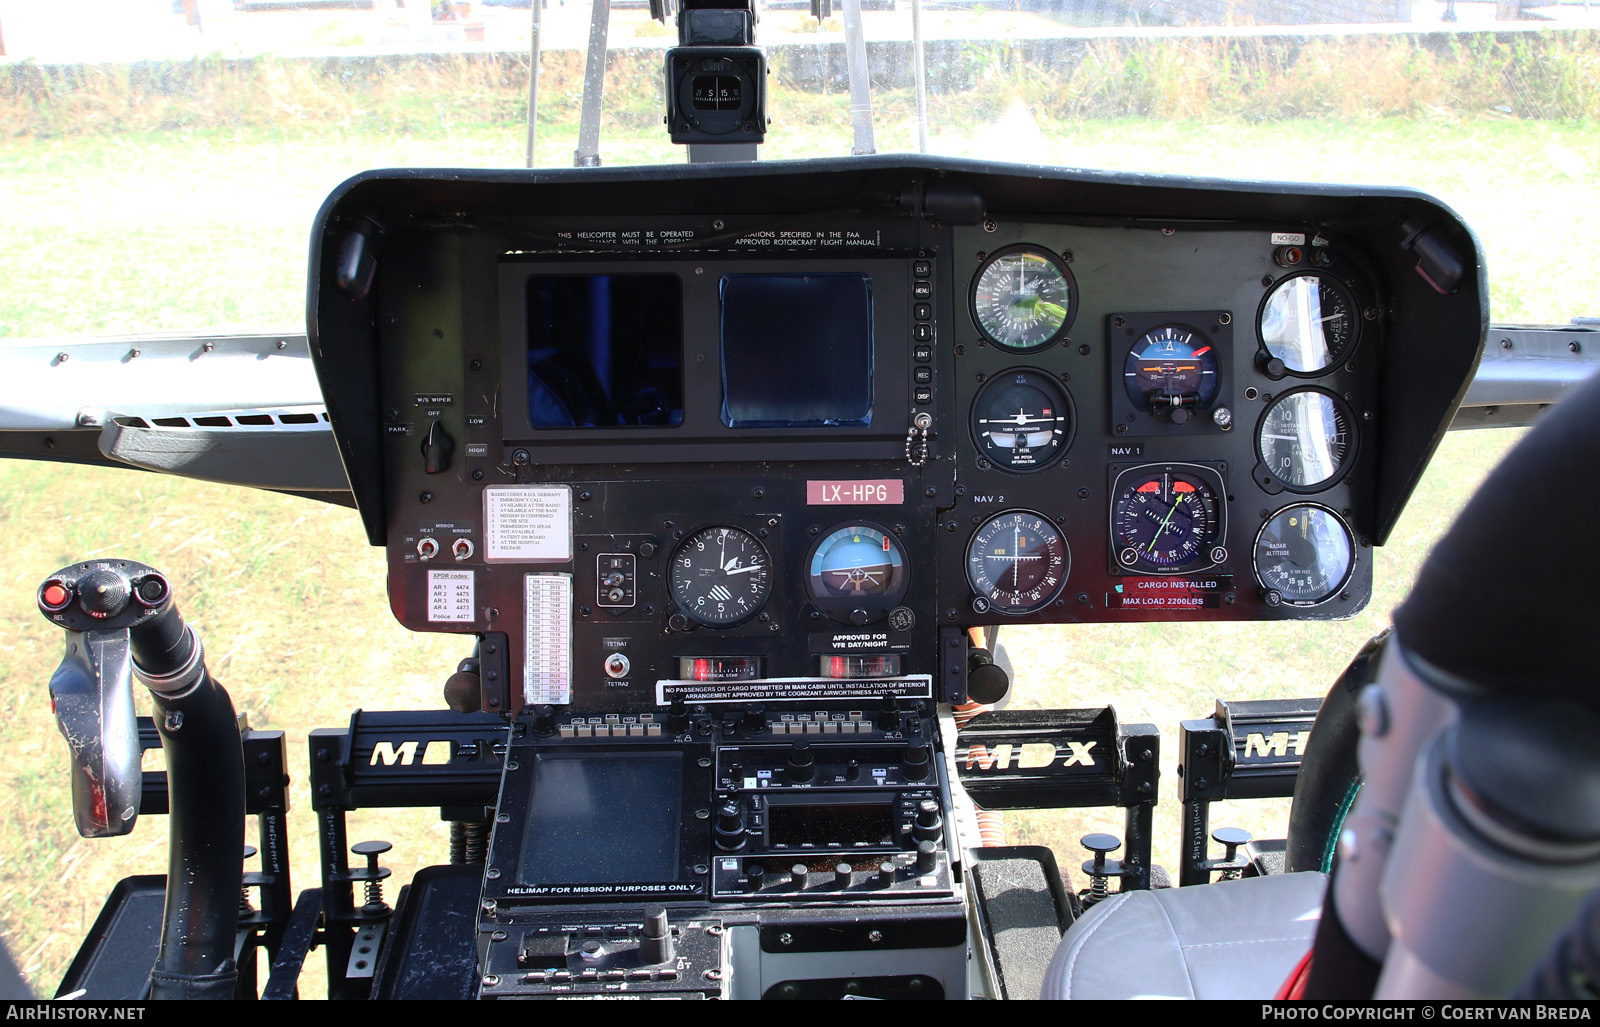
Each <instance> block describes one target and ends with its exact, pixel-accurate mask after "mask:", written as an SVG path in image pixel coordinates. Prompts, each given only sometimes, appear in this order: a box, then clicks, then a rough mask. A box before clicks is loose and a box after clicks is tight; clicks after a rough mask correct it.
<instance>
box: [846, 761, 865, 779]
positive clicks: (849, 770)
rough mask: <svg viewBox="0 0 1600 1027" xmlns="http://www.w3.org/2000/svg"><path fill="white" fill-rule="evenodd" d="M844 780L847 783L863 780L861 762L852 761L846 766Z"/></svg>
mask: <svg viewBox="0 0 1600 1027" xmlns="http://www.w3.org/2000/svg"><path fill="white" fill-rule="evenodd" d="M844 779H845V780H846V781H859V780H861V761H860V760H851V761H850V762H849V763H846V764H845V765H844Z"/></svg>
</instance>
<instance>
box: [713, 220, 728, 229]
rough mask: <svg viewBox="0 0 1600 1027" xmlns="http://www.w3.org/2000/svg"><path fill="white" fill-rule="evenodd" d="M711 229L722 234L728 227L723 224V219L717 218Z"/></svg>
mask: <svg viewBox="0 0 1600 1027" xmlns="http://www.w3.org/2000/svg"><path fill="white" fill-rule="evenodd" d="M711 227H712V228H714V229H716V230H717V231H719V232H720V231H722V230H723V228H725V227H726V226H725V225H724V224H723V223H722V219H721V218H717V219H716V220H715V221H713V222H711Z"/></svg>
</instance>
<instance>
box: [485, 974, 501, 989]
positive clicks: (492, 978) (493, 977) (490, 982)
mask: <svg viewBox="0 0 1600 1027" xmlns="http://www.w3.org/2000/svg"><path fill="white" fill-rule="evenodd" d="M499 983H500V975H499V974H484V975H483V986H484V987H485V988H492V987H494V986H495V985H497V984H499Z"/></svg>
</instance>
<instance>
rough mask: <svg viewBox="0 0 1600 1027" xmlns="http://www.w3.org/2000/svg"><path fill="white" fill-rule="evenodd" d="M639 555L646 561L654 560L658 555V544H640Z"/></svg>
mask: <svg viewBox="0 0 1600 1027" xmlns="http://www.w3.org/2000/svg"><path fill="white" fill-rule="evenodd" d="M639 555H640V556H642V557H644V558H645V559H646V560H651V559H654V558H655V555H656V544H655V543H654V542H648V541H646V542H641V543H639Z"/></svg>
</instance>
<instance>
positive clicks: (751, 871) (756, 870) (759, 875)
mask: <svg viewBox="0 0 1600 1027" xmlns="http://www.w3.org/2000/svg"><path fill="white" fill-rule="evenodd" d="M766 883H767V868H766V867H764V866H762V865H761V864H760V863H746V864H745V867H744V890H745V891H747V892H758V891H760V890H761V886H762V885H763V884H766Z"/></svg>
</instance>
